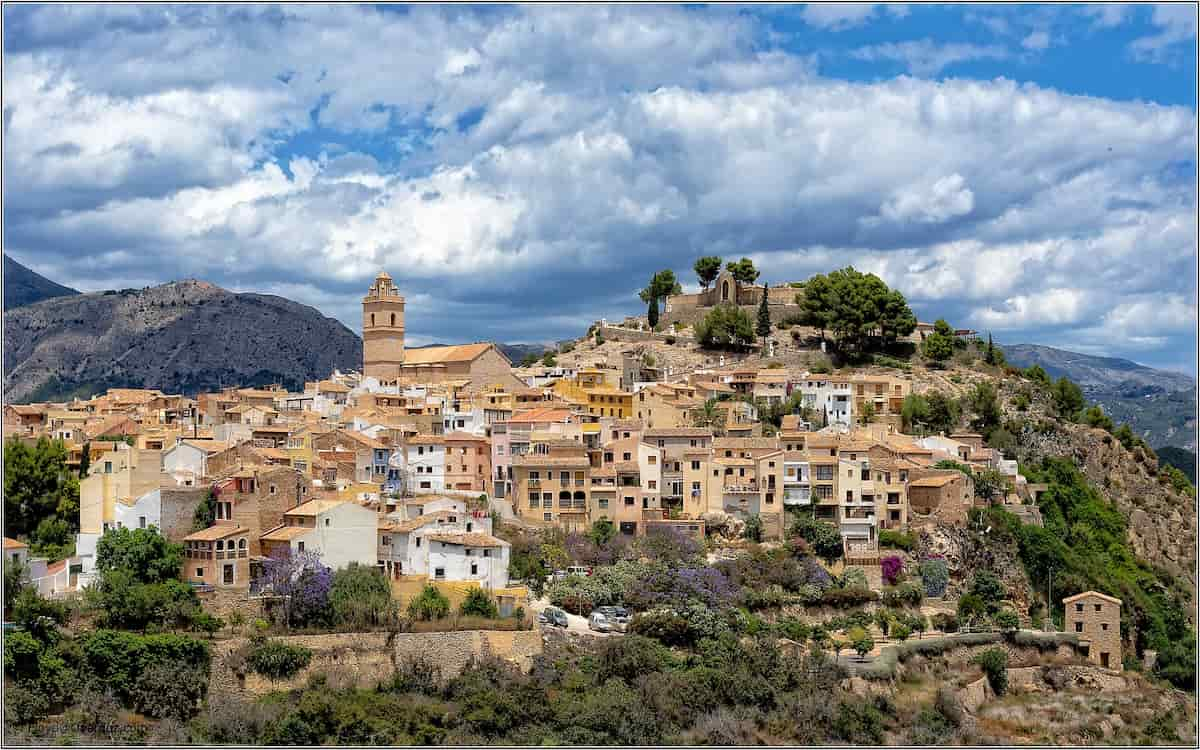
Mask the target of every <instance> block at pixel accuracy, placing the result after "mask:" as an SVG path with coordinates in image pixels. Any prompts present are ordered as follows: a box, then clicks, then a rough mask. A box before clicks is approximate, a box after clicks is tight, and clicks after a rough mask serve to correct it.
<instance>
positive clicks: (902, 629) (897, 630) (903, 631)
mask: <svg viewBox="0 0 1200 750" xmlns="http://www.w3.org/2000/svg"><path fill="white" fill-rule="evenodd" d="M910 635H912V629H911V628H910V627H908V626H907V625H902V624H900V623H896V624H895V625H893V626H892V629H891V636H892V637H893V638H895V639H896V640H898V641H907V640H908V637H909V636H910Z"/></svg>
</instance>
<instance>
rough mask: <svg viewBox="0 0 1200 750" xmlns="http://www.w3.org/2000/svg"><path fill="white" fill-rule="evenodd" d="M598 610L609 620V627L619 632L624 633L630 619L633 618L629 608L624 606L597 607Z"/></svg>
mask: <svg viewBox="0 0 1200 750" xmlns="http://www.w3.org/2000/svg"><path fill="white" fill-rule="evenodd" d="M596 611H597V612H599V613H600V614H602V615H604V618H605V619H606V620H608V624H609V627H610V628H611V629H612V630H615V631H617V632H618V633H624V632H625V631H626V630H627V629H628V628H629V620H630V619H631V618H630V616H629V610H627V609H625V608H624V607H613V606H605V607H597V608H596Z"/></svg>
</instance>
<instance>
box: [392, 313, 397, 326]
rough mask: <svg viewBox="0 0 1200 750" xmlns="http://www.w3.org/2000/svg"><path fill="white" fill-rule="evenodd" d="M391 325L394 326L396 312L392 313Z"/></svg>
mask: <svg viewBox="0 0 1200 750" xmlns="http://www.w3.org/2000/svg"><path fill="white" fill-rule="evenodd" d="M392 327H393V328H395V327H396V313H392Z"/></svg>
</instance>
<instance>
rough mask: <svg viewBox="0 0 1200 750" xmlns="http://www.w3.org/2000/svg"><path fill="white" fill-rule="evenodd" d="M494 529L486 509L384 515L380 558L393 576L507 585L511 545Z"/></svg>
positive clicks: (502, 586)
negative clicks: (404, 516) (403, 517)
mask: <svg viewBox="0 0 1200 750" xmlns="http://www.w3.org/2000/svg"><path fill="white" fill-rule="evenodd" d="M491 532H492V519H491V516H490V515H489V514H488V513H487V512H485V511H467V512H464V511H459V510H445V509H443V510H432V511H429V512H425V513H422V514H421V515H417V516H414V517H412V518H410V519H407V520H399V519H394V518H383V519H380V522H379V540H378V542H379V544H378V561H377V564H378V566H379V568H380V569H381V570H382V571H383V572H384V574H385V575H387V576H388V577H389V578H399V577H400V576H414V575H418V576H427V577H428V578H429V579H430V580H434V581H474V582H477V583H478V584H479V585H480V586H482V587H483V588H487V589H499V588H506V587H507V586H508V561H509V556H510V550H511V545H510V544H509V543H508V542H506V541H504V540H502V539H498V538H496V537H494V536H492V533H491Z"/></svg>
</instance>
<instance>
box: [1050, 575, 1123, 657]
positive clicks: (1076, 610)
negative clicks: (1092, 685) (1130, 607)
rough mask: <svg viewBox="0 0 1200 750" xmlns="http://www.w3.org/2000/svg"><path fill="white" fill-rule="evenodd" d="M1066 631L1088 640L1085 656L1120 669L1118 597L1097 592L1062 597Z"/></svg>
mask: <svg viewBox="0 0 1200 750" xmlns="http://www.w3.org/2000/svg"><path fill="white" fill-rule="evenodd" d="M1063 608H1064V610H1065V611H1066V614H1065V616H1064V618H1063V619H1064V622H1065V623H1066V630H1067V632H1068V633H1078V634H1079V638H1080V640H1087V641H1090V642H1091V646H1090V648H1089V649H1088V659H1089V660H1090V661H1092V662H1094V663H1096V664H1098V665H1100V666H1101V667H1104V668H1106V669H1112V670H1115V671H1117V672H1120V671H1121V600H1120V599H1117V598H1116V597H1113V596H1108V595H1107V594H1101V593H1100V592H1098V591H1085V592H1083V593H1082V594H1076V595H1075V596H1068V597H1067V598H1065V599H1063Z"/></svg>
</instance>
